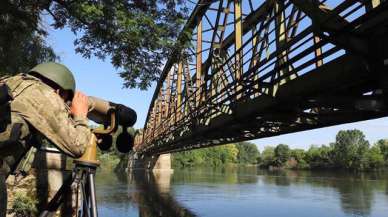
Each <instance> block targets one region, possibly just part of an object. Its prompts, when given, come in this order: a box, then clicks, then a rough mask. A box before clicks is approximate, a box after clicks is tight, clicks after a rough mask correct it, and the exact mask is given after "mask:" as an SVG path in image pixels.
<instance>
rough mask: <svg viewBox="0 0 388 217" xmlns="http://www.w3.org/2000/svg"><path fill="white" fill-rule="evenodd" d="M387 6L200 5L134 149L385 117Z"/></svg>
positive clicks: (356, 0)
mask: <svg viewBox="0 0 388 217" xmlns="http://www.w3.org/2000/svg"><path fill="white" fill-rule="evenodd" d="M387 3H388V2H387V1H384V0H332V1H331V0H200V1H199V2H198V3H197V5H196V6H195V8H194V9H193V12H192V14H191V15H190V17H189V19H188V21H187V23H186V25H185V26H184V29H183V31H182V33H181V34H180V37H179V38H178V40H177V47H179V49H178V48H177V49H176V50H175V51H174V52H173V53H172V54H171V57H170V59H169V60H168V61H167V62H166V64H165V67H164V70H163V73H162V75H161V77H160V80H159V82H158V83H157V87H156V90H155V93H154V95H153V99H152V102H151V105H150V107H149V111H148V116H147V119H146V123H145V125H144V129H143V130H142V132H141V133H139V134H138V135H137V136H136V139H135V151H136V152H138V153H141V154H147V155H155V154H162V153H168V152H176V151H184V150H190V149H196V148H202V147H208V146H214V145H221V144H226V143H231V142H237V141H244V140H252V139H257V138H264V137H270V136H276V135H280V134H285V133H291V132H297V131H303V130H308V129H315V128H320V127H325V126H331V125H337V124H342V123H348V122H355V121H360V120H367V119H373V118H378V117H383V116H387V115H388V108H387V103H386V100H385V98H386V97H387V91H388V77H387V74H388V4H387Z"/></svg>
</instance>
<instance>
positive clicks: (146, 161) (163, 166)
mask: <svg viewBox="0 0 388 217" xmlns="http://www.w3.org/2000/svg"><path fill="white" fill-rule="evenodd" d="M127 170H128V172H130V171H132V170H150V171H161V170H163V171H172V169H171V154H162V155H152V156H145V155H138V154H137V153H133V154H130V155H129V159H128V167H127Z"/></svg>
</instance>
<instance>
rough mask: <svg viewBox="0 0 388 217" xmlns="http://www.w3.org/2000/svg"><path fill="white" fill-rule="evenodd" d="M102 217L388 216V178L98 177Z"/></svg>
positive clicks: (244, 171)
mask: <svg viewBox="0 0 388 217" xmlns="http://www.w3.org/2000/svg"><path fill="white" fill-rule="evenodd" d="M96 186H97V200H98V205H99V215H100V216H102V217H108V216H114V217H124V216H125V217H158V216H163V217H178V216H179V217H191V216H198V217H251V216H252V217H253V216H255V217H256V216H264V217H304V216H306V217H334V216H335V217H342V216H346V217H355V216H371V217H387V216H388V173H360V174H355V173H346V172H328V171H326V172H310V171H275V172H269V171H263V170H257V169H256V168H255V167H239V168H236V167H230V168H219V169H211V168H196V169H186V170H177V169H175V170H174V171H173V172H168V171H164V172H158V173H155V174H154V175H152V174H146V173H143V172H137V173H136V174H131V175H126V174H120V175H117V174H114V173H113V172H110V171H100V172H99V173H98V174H97V180H96Z"/></svg>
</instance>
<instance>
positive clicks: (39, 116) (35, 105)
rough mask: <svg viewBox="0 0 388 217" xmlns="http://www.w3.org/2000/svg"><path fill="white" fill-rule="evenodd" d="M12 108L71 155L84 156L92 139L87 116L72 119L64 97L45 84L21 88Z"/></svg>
mask: <svg viewBox="0 0 388 217" xmlns="http://www.w3.org/2000/svg"><path fill="white" fill-rule="evenodd" d="M11 110H12V111H14V112H17V113H19V114H20V115H21V116H22V117H23V118H24V119H25V120H26V121H27V122H29V123H30V124H31V125H32V126H33V127H34V128H35V129H37V130H38V131H39V132H40V133H42V134H43V135H44V136H45V137H47V138H48V139H49V140H50V141H51V142H53V143H54V145H56V146H57V147H58V148H59V149H60V150H62V151H63V152H65V153H66V154H68V155H69V156H71V157H74V158H78V157H80V156H81V155H82V154H83V153H84V151H85V148H86V146H87V145H88V144H89V141H90V139H91V136H92V132H91V130H90V129H89V128H88V126H87V119H85V118H81V117H74V118H72V117H71V115H70V111H69V109H68V108H67V107H66V105H65V103H64V102H63V100H62V99H61V98H60V97H59V96H58V95H57V94H56V93H55V92H54V91H53V90H52V89H51V88H50V87H48V86H46V85H44V84H40V83H38V84H36V83H35V84H33V85H30V86H28V87H27V88H25V89H24V90H23V91H21V93H19V94H18V96H17V97H15V99H14V100H13V101H12V103H11Z"/></svg>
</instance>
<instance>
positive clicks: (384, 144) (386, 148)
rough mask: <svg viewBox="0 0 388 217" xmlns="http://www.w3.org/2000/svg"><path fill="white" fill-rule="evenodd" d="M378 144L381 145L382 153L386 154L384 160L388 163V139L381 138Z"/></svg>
mask: <svg viewBox="0 0 388 217" xmlns="http://www.w3.org/2000/svg"><path fill="white" fill-rule="evenodd" d="M376 145H377V146H378V147H379V149H380V151H381V154H382V155H383V156H384V161H385V162H386V163H387V164H388V140H387V139H380V140H379V141H377V143H376Z"/></svg>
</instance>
